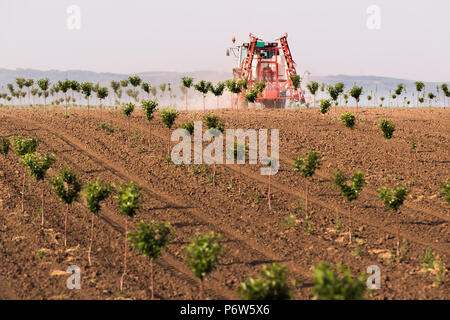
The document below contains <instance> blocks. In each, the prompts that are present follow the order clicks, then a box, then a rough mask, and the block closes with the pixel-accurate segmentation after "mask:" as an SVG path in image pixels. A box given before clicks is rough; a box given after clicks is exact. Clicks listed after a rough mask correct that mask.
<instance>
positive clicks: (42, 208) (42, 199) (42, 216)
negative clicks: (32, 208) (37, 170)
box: [41, 178, 45, 229]
mask: <svg viewBox="0 0 450 320" xmlns="http://www.w3.org/2000/svg"><path fill="white" fill-rule="evenodd" d="M44 188H45V178H44V179H42V190H41V225H42V229H44V204H45V202H44Z"/></svg>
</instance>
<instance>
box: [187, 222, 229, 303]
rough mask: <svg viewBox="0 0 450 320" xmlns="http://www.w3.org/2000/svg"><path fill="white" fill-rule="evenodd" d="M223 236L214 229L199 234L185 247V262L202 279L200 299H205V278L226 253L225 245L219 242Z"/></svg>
mask: <svg viewBox="0 0 450 320" xmlns="http://www.w3.org/2000/svg"><path fill="white" fill-rule="evenodd" d="M221 239H222V237H221V236H219V235H216V234H215V233H214V232H213V231H211V232H210V233H209V234H199V235H197V236H196V237H195V238H193V239H192V241H191V243H190V244H189V245H187V246H186V247H185V249H184V250H185V252H186V254H187V257H186V259H185V260H184V261H185V263H186V264H187V265H188V266H189V267H190V268H191V270H192V273H193V274H194V276H195V277H196V278H198V279H199V280H200V299H201V300H203V280H204V278H205V277H206V276H207V275H208V274H210V273H211V272H212V271H213V270H214V269H215V268H216V265H217V263H218V262H219V258H220V257H221V256H222V255H223V254H224V251H225V250H224V247H223V246H222V245H221V244H220V243H219V240H221Z"/></svg>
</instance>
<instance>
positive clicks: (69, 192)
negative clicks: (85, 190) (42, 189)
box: [50, 168, 82, 205]
mask: <svg viewBox="0 0 450 320" xmlns="http://www.w3.org/2000/svg"><path fill="white" fill-rule="evenodd" d="M50 185H51V186H52V189H53V190H54V191H55V193H56V196H57V197H58V198H59V199H60V200H61V201H62V202H63V203H65V204H68V205H71V204H72V203H74V202H75V201H77V200H78V197H79V195H80V191H81V187H82V184H81V181H80V180H79V179H78V177H77V175H76V174H75V172H73V170H72V169H70V168H64V169H62V170H61V171H60V173H59V175H57V176H54V177H53V178H52V179H50Z"/></svg>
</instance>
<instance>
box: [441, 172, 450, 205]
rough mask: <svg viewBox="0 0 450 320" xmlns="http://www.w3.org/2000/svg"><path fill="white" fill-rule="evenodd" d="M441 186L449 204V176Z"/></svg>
mask: <svg viewBox="0 0 450 320" xmlns="http://www.w3.org/2000/svg"><path fill="white" fill-rule="evenodd" d="M441 188H442V190H443V192H444V199H445V201H446V202H447V204H449V205H450V178H448V179H447V182H444V183H443V184H442V186H441Z"/></svg>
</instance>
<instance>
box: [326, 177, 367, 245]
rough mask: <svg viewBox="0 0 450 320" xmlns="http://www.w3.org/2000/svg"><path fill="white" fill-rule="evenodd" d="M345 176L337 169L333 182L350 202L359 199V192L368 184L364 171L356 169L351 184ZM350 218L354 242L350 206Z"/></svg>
mask: <svg viewBox="0 0 450 320" xmlns="http://www.w3.org/2000/svg"><path fill="white" fill-rule="evenodd" d="M345 180H346V179H345V176H344V174H343V173H342V172H340V171H336V172H335V173H334V175H333V177H332V182H333V184H334V185H335V186H337V187H338V188H339V191H340V192H341V195H343V196H344V197H345V199H346V200H347V201H348V202H352V201H354V200H356V199H358V197H359V194H360V193H361V191H362V188H363V186H364V185H365V184H366V180H365V177H364V173H362V172H361V171H356V172H355V173H354V174H353V177H352V178H351V180H350V184H347V182H346V181H345ZM348 219H349V237H350V239H349V242H350V243H351V242H352V238H353V237H352V234H353V228H352V215H351V207H350V205H349V207H348Z"/></svg>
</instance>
